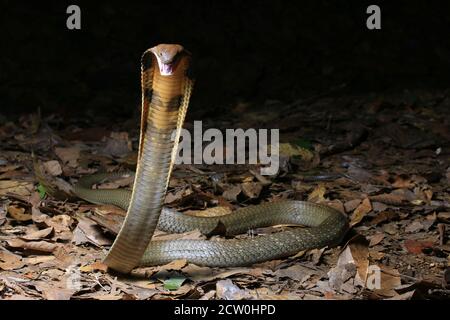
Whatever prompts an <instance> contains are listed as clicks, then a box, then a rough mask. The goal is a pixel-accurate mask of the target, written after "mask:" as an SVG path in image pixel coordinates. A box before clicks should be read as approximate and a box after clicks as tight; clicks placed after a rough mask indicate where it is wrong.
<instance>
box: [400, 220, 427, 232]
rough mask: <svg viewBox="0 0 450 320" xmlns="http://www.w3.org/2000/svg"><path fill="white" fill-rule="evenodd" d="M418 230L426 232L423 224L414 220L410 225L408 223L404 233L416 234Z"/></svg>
mask: <svg viewBox="0 0 450 320" xmlns="http://www.w3.org/2000/svg"><path fill="white" fill-rule="evenodd" d="M420 230H426V228H425V226H424V225H423V223H421V222H420V221H418V220H414V221H413V222H412V223H409V224H408V225H407V226H406V227H405V231H406V232H408V233H416V232H417V231H420Z"/></svg>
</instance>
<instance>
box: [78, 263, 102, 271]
mask: <svg viewBox="0 0 450 320" xmlns="http://www.w3.org/2000/svg"><path fill="white" fill-rule="evenodd" d="M107 270H108V266H107V265H106V264H104V263H102V262H100V261H96V262H94V263H92V264H88V265H86V266H82V267H80V271H81V272H94V271H102V272H106V271H107Z"/></svg>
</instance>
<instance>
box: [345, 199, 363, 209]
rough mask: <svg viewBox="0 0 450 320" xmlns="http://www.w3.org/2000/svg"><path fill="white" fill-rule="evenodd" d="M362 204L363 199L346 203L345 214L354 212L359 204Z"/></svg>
mask: <svg viewBox="0 0 450 320" xmlns="http://www.w3.org/2000/svg"><path fill="white" fill-rule="evenodd" d="M360 203H361V199H353V200H350V201H347V202H345V203H344V208H345V212H352V211H353V210H355V209H356V208H357V207H358V206H359V204H360Z"/></svg>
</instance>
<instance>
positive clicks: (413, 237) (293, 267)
mask: <svg viewBox="0 0 450 320" xmlns="http://www.w3.org/2000/svg"><path fill="white" fill-rule="evenodd" d="M449 109H450V95H449V94H448V92H443V91H435V92H433V91H404V92H398V93H392V94H383V95H375V94H369V95H367V94H366V95H350V94H348V95H346V94H341V95H339V96H317V97H312V98H311V99H304V100H300V101H297V102H296V103H293V104H290V105H286V104H283V103H281V102H279V101H267V102H266V103H265V104H264V105H262V106H261V105H252V104H245V103H242V104H239V105H236V106H232V107H230V110H229V113H227V114H220V115H211V114H208V111H207V110H192V111H189V112H188V114H189V116H188V121H187V123H186V126H185V127H186V128H188V129H192V127H193V122H192V120H196V119H198V120H200V119H201V120H203V128H204V130H205V129H206V128H211V127H214V128H219V129H225V128H244V129H246V128H279V129H280V143H281V145H280V155H281V162H280V170H279V172H278V174H277V175H275V176H263V177H261V176H260V175H259V174H258V170H257V168H258V167H257V166H255V165H178V166H176V167H175V170H174V172H173V174H172V178H171V180H170V185H169V191H168V194H167V196H166V200H165V204H166V205H167V206H169V207H172V208H175V209H178V210H180V211H183V212H185V213H186V214H196V213H195V212H197V211H200V212H203V215H208V214H212V213H211V211H209V210H207V209H208V208H211V207H217V206H219V207H222V209H223V210H226V211H230V212H231V211H232V210H233V209H235V208H238V207H241V206H247V205H250V204H258V203H262V202H267V201H268V202H270V201H279V200H283V199H297V200H308V201H312V202H317V203H325V204H328V205H330V206H333V207H335V208H337V209H338V210H340V211H342V212H344V213H345V214H346V215H347V216H348V218H349V221H350V224H351V230H350V232H349V233H348V234H347V236H346V238H345V239H344V241H343V242H342V243H341V245H340V246H338V247H335V248H320V249H315V250H308V251H304V252H299V253H298V254H297V255H295V256H294V257H290V258H286V259H280V260H274V261H268V262H264V263H260V264H257V265H254V266H250V267H239V268H209V267H200V266H196V265H193V264H189V263H187V262H186V261H185V260H177V261H173V262H171V263H169V264H167V265H163V266H158V267H148V268H137V269H135V270H134V271H133V272H132V273H131V274H130V275H127V276H124V275H120V274H114V273H112V272H107V270H106V266H105V265H104V264H102V262H101V261H102V258H103V257H104V256H105V254H106V252H107V251H108V250H109V248H110V246H111V244H112V242H113V240H114V236H115V233H116V232H117V230H118V228H119V226H120V223H121V221H123V216H124V211H123V210H121V209H118V208H115V207H113V206H102V205H93V204H89V203H86V202H84V201H82V200H79V199H76V198H74V197H72V196H71V195H70V192H71V190H70V185H73V184H74V183H75V182H76V181H77V179H78V178H79V177H81V176H83V175H87V174H92V173H95V172H97V171H99V170H100V171H101V170H103V171H104V170H106V171H119V170H123V169H133V167H134V166H135V162H136V156H135V154H136V147H137V143H138V123H139V121H138V119H137V118H136V117H135V118H134V119H126V121H123V119H113V118H109V119H108V115H106V116H105V117H94V116H80V118H74V117H71V118H62V117H61V116H58V115H49V114H39V113H35V114H28V115H23V116H21V117H15V118H8V117H6V116H1V115H0V299H100V300H104V299H180V298H183V299H415V298H426V299H427V298H432V299H439V298H449V297H450V258H449V253H450V244H449V243H448V242H447V238H448V235H449V229H450V224H449V223H450V195H449V190H450V184H449V182H450V161H449V157H450V118H449V115H448V114H449V113H448V110H449ZM244 114H245V116H243V115H244ZM191 119H192V120H191ZM32 153H33V155H34V156H33V157H32ZM36 170H38V171H39V172H41V174H42V175H45V177H46V178H47V179H49V180H50V181H52V184H53V186H54V187H55V190H58V192H57V193H58V194H55V193H54V192H51V190H50V189H49V188H48V187H47V189H46V188H45V187H44V186H43V185H42V184H41V183H39V182H38V180H37V178H36V176H35V171H36ZM131 184H132V179H130V178H127V179H121V180H117V181H112V182H108V183H105V184H103V185H99V186H97V187H98V188H118V187H128V188H129V187H130V185H131ZM53 191H54V190H53ZM50 194H51V195H50ZM205 209H206V210H205ZM292 227H293V226H274V227H268V228H260V229H256V230H251V232H249V233H248V234H246V235H240V236H238V237H240V238H245V237H250V236H264V234H268V233H272V232H277V231H279V230H282V229H286V228H292ZM214 237H218V236H214ZM214 237H213V238H214ZM177 238H185V239H204V238H205V236H203V235H201V234H200V233H199V232H198V231H192V232H189V233H186V234H178V235H171V234H170V235H169V234H164V233H162V232H159V231H158V232H157V233H156V234H155V239H177ZM377 280H379V281H377Z"/></svg>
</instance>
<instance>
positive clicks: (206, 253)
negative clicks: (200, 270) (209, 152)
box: [74, 44, 348, 273]
mask: <svg viewBox="0 0 450 320" xmlns="http://www.w3.org/2000/svg"><path fill="white" fill-rule="evenodd" d="M189 63H190V53H189V52H187V51H186V50H184V48H183V47H182V46H180V45H166V44H162V45H158V46H156V47H153V48H151V49H149V50H147V51H146V52H145V53H144V54H143V56H142V61H141V75H142V77H141V84H142V114H141V135H140V143H139V152H138V162H137V170H136V176H135V180H134V185H133V189H132V192H130V191H127V190H120V189H119V190H93V189H91V186H92V184H94V183H96V182H98V181H100V180H102V179H105V178H107V177H108V176H111V174H97V175H93V176H88V177H84V178H82V179H80V180H79V182H78V184H77V185H75V186H74V192H75V193H76V194H77V195H78V196H79V197H80V198H82V199H84V200H86V201H89V202H92V203H97V204H113V205H117V206H119V207H121V208H123V209H125V210H127V216H126V218H125V221H124V223H123V225H122V228H121V230H120V232H119V234H118V235H117V238H116V240H115V242H114V244H113V246H112V248H111V250H110V251H109V253H108V255H107V257H106V258H105V260H104V262H105V264H106V265H108V267H109V268H111V269H114V270H116V271H119V272H123V273H128V272H130V271H131V270H132V269H133V268H135V267H137V266H139V265H141V266H147V265H157V264H164V263H168V262H170V261H172V260H175V259H186V260H187V261H189V262H192V263H195V264H198V265H206V266H218V267H231V266H242V265H251V264H254V263H258V262H262V261H267V260H271V259H276V258H281V257H286V256H289V255H293V254H296V253H297V252H299V251H301V250H305V249H311V248H319V247H324V246H332V245H337V244H338V243H339V242H340V241H341V240H342V238H343V236H344V235H345V233H346V231H347V230H348V221H347V218H346V217H345V216H344V215H343V214H342V213H340V212H339V211H337V210H335V209H333V208H331V207H328V206H324V205H319V204H314V203H309V202H303V201H279V202H273V203H264V204H261V205H257V206H248V207H244V208H241V209H238V210H236V211H235V212H233V213H232V214H229V215H225V216H219V217H195V216H189V215H185V214H182V213H179V212H176V211H174V210H170V209H167V208H163V202H164V198H165V195H166V191H167V186H168V182H169V179H170V174H171V171H172V168H173V164H174V161H175V154H176V153H175V152H176V150H177V148H178V139H179V135H180V130H181V128H182V125H183V122H184V118H185V115H186V111H187V107H188V104H189V99H190V96H191V91H192V88H193V84H194V81H193V80H192V79H190V77H189V75H188V74H189V73H188V69H189ZM173 132H175V139H173V137H172V134H173ZM112 175H114V174H112ZM285 223H287V224H300V225H304V226H306V227H307V228H295V229H290V230H285V231H281V232H276V233H273V234H269V235H265V236H258V237H254V238H249V239H232V240H215V241H211V240H168V241H151V238H152V236H153V233H154V231H155V229H156V228H158V229H161V230H163V231H167V232H185V231H189V230H194V229H199V230H200V231H201V232H202V233H205V234H208V233H210V232H211V231H212V230H214V229H215V228H216V227H217V226H218V225H222V226H223V227H225V230H226V232H227V234H229V235H232V234H238V233H243V232H246V231H247V230H249V229H252V228H256V227H261V226H269V225H274V224H285Z"/></svg>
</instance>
